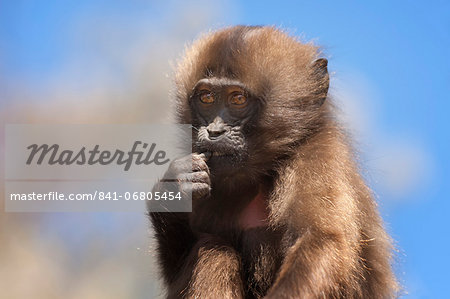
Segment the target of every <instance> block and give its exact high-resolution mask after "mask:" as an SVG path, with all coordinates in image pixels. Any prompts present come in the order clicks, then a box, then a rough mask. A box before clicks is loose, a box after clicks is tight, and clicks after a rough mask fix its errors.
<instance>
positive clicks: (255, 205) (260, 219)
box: [239, 191, 269, 229]
mask: <svg viewBox="0 0 450 299" xmlns="http://www.w3.org/2000/svg"><path fill="white" fill-rule="evenodd" d="M268 217H269V209H268V207H267V201H266V197H265V195H264V193H263V192H262V191H259V193H258V194H257V195H256V196H255V197H254V198H253V199H252V201H251V202H250V203H249V204H248V205H247V206H246V207H245V208H244V210H243V211H242V212H241V214H240V215H239V225H240V226H241V228H243V229H249V228H254V227H261V226H266V225H268Z"/></svg>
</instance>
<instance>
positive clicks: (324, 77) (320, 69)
mask: <svg viewBox="0 0 450 299" xmlns="http://www.w3.org/2000/svg"><path fill="white" fill-rule="evenodd" d="M327 66H328V60H327V59H325V58H319V59H317V60H315V61H314V62H313V69H314V75H315V80H317V83H318V86H317V89H316V91H315V94H316V95H317V96H318V97H319V104H320V105H322V104H323V102H324V101H325V99H326V98H327V94H328V87H329V86H330V77H329V75H328V68H327Z"/></svg>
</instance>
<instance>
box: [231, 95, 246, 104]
mask: <svg viewBox="0 0 450 299" xmlns="http://www.w3.org/2000/svg"><path fill="white" fill-rule="evenodd" d="M230 103H231V104H232V105H235V106H239V107H244V106H246V104H247V97H246V96H244V95H243V94H241V93H237V94H233V95H231V97H230Z"/></svg>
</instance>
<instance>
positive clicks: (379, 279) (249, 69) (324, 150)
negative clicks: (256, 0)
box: [150, 26, 398, 299]
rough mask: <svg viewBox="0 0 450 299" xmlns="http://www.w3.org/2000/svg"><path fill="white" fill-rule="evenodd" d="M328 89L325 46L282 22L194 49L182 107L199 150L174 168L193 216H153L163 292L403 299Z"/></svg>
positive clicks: (230, 32) (227, 32) (210, 37)
mask: <svg viewBox="0 0 450 299" xmlns="http://www.w3.org/2000/svg"><path fill="white" fill-rule="evenodd" d="M328 85H329V75H328V71H327V60H326V59H325V58H321V57H320V51H319V50H318V48H317V47H316V46H314V45H312V44H311V43H306V44H305V43H301V42H299V41H298V40H297V39H296V38H293V37H291V36H289V35H288V34H286V33H285V32H283V31H281V30H279V29H277V28H274V27H255V26H235V27H231V28H226V29H223V30H219V31H216V32H213V33H210V34H207V35H205V36H203V37H202V38H200V39H199V40H197V41H196V42H194V44H193V45H192V46H191V47H190V48H189V49H188V50H187V52H186V54H185V57H184V59H182V60H181V61H180V63H179V65H178V68H177V72H176V106H177V111H176V112H177V119H178V122H179V123H183V124H192V127H193V142H192V151H193V153H192V154H191V155H188V156H187V157H183V158H180V159H177V160H174V161H172V164H171V165H170V167H169V170H168V174H170V176H171V177H173V176H175V177H176V181H177V182H179V183H177V184H180V186H181V185H182V184H183V183H185V182H189V183H190V186H191V187H190V188H191V189H192V190H191V191H192V200H193V203H192V212H190V213H173V212H166V213H162V212H159V213H156V212H153V213H150V218H151V221H152V223H153V227H154V229H155V234H156V238H157V241H158V258H159V263H160V268H161V272H162V276H163V278H164V281H165V285H166V287H167V297H168V298H202V299H203V298H214V299H216V298H275V299H280V298H393V297H395V296H396V294H397V289H398V286H397V283H396V279H395V277H394V276H393V274H392V270H391V265H390V262H391V250H392V248H391V242H390V238H389V236H388V235H387V234H386V232H385V230H384V228H383V225H382V221H381V219H380V216H379V214H378V212H377V208H376V203H375V202H374V199H373V196H372V194H371V191H370V190H369V188H368V187H367V186H366V184H365V183H364V181H363V179H362V178H361V175H360V174H359V172H358V167H357V165H356V163H355V158H354V155H353V152H352V149H351V147H350V146H349V143H348V140H347V138H346V135H345V134H344V133H343V131H342V129H341V127H340V126H339V124H338V123H337V121H336V119H335V113H334V111H333V106H332V103H331V102H330V101H331V100H330V99H329V97H328ZM187 160H189V161H191V160H192V163H186V161H187ZM186 165H189V167H186ZM162 181H164V178H163V179H162ZM163 186H164V184H160V183H159V184H157V185H156V186H155V187H154V190H156V191H164V190H163V189H164V187H163Z"/></svg>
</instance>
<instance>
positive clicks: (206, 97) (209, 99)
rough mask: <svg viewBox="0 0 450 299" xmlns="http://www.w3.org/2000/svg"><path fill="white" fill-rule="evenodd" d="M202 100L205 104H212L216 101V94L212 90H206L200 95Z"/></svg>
mask: <svg viewBox="0 0 450 299" xmlns="http://www.w3.org/2000/svg"><path fill="white" fill-rule="evenodd" d="M200 102H202V103H203V104H212V103H214V96H213V94H212V93H211V92H209V91H206V92H203V93H202V94H201V95H200Z"/></svg>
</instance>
